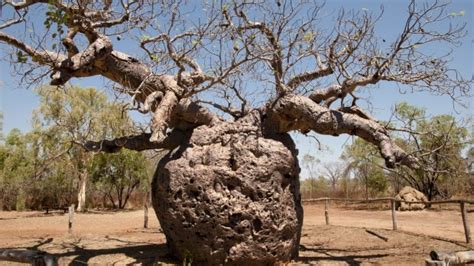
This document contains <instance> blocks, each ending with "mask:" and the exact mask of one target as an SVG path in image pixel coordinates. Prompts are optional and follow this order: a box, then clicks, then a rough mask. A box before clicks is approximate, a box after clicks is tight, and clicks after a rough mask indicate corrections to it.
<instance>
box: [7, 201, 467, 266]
mask: <svg viewBox="0 0 474 266" xmlns="http://www.w3.org/2000/svg"><path fill="white" fill-rule="evenodd" d="M304 210H305V217H304V226H303V235H302V240H301V244H302V246H301V252H300V259H299V260H298V262H295V264H307V263H310V264H317V265H327V264H330V265H334V264H337V265H346V264H350V265H353V264H359V263H362V264H383V265H387V264H392V265H395V264H397V265H401V264H402V265H407V264H412V265H420V264H423V263H424V259H425V258H426V257H427V255H428V254H429V252H430V251H431V250H433V249H436V250H440V251H445V252H450V251H459V250H466V249H472V246H471V247H470V248H469V247H468V246H466V245H465V244H463V242H464V233H463V227H462V222H461V215H460V213H459V211H455V210H443V211H426V210H425V211H421V212H403V213H400V212H397V218H398V228H399V229H400V231H397V232H394V231H392V230H391V228H392V224H391V213H390V211H368V210H349V209H347V208H341V207H335V206H330V209H329V217H330V223H331V225H329V226H326V225H325V219H324V208H323V206H322V205H305V206H304ZM468 217H469V219H470V224H471V228H473V229H474V213H469V214H468ZM67 220H68V218H67V215H62V214H58V213H56V214H53V215H44V214H43V213H39V212H22V213H17V212H0V248H38V249H40V250H44V251H47V252H50V253H54V254H56V255H57V256H58V257H59V262H60V264H69V263H70V262H73V263H79V264H82V263H89V264H95V263H100V264H115V263H117V264H128V263H143V264H152V263H157V262H160V263H165V264H166V263H173V260H172V259H170V257H169V256H168V254H167V250H166V246H165V244H164V243H165V236H164V235H163V234H162V233H161V232H160V229H159V224H158V222H157V219H156V218H155V217H154V216H152V217H151V219H150V229H142V226H143V211H129V212H102V213H100V212H91V213H86V214H76V216H75V220H74V228H73V233H72V234H68V232H67ZM366 228H370V229H371V230H372V231H374V232H376V233H377V234H380V235H382V236H384V237H387V238H388V241H385V240H383V239H381V238H378V237H377V236H374V235H372V234H369V233H367V231H366ZM0 264H1V263H0Z"/></svg>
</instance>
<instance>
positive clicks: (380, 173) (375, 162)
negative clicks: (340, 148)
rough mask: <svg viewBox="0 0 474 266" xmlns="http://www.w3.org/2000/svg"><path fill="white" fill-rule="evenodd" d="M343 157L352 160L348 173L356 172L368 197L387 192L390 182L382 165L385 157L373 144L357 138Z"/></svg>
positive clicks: (356, 176) (346, 149)
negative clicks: (381, 155)
mask: <svg viewBox="0 0 474 266" xmlns="http://www.w3.org/2000/svg"><path fill="white" fill-rule="evenodd" d="M342 158H343V159H346V160H350V162H349V165H348V169H347V170H349V171H347V173H349V172H353V173H354V176H355V178H356V180H358V181H359V184H360V185H362V188H363V191H364V195H365V198H366V199H368V198H369V196H370V195H376V194H377V193H383V192H385V190H386V189H387V186H388V182H387V179H386V177H385V174H384V170H383V168H382V166H381V164H383V159H382V158H381V157H380V156H379V155H378V152H377V150H376V149H375V148H374V147H373V146H372V145H370V144H369V143H367V142H365V141H364V140H362V139H359V138H357V139H355V140H354V141H353V142H352V144H351V145H348V146H346V148H345V150H344V152H343V154H342Z"/></svg>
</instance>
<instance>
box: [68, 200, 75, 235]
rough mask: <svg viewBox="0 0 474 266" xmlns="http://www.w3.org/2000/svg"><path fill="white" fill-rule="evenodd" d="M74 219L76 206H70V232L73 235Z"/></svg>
mask: <svg viewBox="0 0 474 266" xmlns="http://www.w3.org/2000/svg"><path fill="white" fill-rule="evenodd" d="M73 219H74V204H72V205H71V206H69V222H68V232H69V233H72V222H73Z"/></svg>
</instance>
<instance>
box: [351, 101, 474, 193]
mask: <svg viewBox="0 0 474 266" xmlns="http://www.w3.org/2000/svg"><path fill="white" fill-rule="evenodd" d="M395 117H397V118H398V121H397V122H396V123H392V124H393V125H391V126H392V127H398V128H403V130H402V131H400V132H397V133H396V134H394V136H393V137H394V139H395V142H396V143H397V145H398V146H400V147H401V148H402V149H404V150H405V151H406V152H407V153H409V154H412V155H413V156H415V157H417V158H418V160H419V162H420V165H421V167H420V169H417V170H412V169H409V168H407V167H405V166H400V167H398V168H396V169H393V170H391V171H390V176H392V177H394V178H397V179H399V180H403V184H402V185H409V186H412V187H414V188H416V189H418V190H420V191H421V192H423V193H424V194H425V195H426V196H427V197H428V198H429V199H430V200H431V199H433V198H434V197H437V196H438V197H442V198H449V197H451V196H453V195H454V194H456V193H462V192H465V193H472V191H471V192H469V190H470V187H469V185H468V182H469V177H468V163H467V159H465V158H464V157H463V151H464V150H465V149H466V148H467V147H468V145H472V143H473V142H472V140H473V136H472V132H471V134H469V130H468V129H467V128H466V127H463V126H461V125H459V123H458V122H457V121H456V120H455V118H454V117H453V116H450V115H438V116H433V117H426V111H425V110H424V109H422V108H418V107H416V106H412V105H409V104H407V103H400V104H398V105H397V106H396V108H395ZM343 156H344V157H345V158H346V159H350V160H351V161H352V164H353V165H352V167H353V168H354V169H357V171H358V175H359V176H364V174H365V172H370V174H368V177H370V179H367V180H366V181H367V184H368V186H369V187H370V188H371V189H373V190H379V191H382V189H383V188H384V187H386V184H383V182H380V181H381V180H382V179H383V178H382V176H383V174H384V173H383V171H382V170H381V166H382V165H383V160H382V158H381V157H380V155H379V152H378V150H377V149H376V148H375V147H374V146H373V145H370V144H368V143H365V142H364V141H363V140H360V139H357V140H356V141H355V142H354V143H353V144H352V145H350V146H348V147H347V148H346V150H345V152H344V155H343Z"/></svg>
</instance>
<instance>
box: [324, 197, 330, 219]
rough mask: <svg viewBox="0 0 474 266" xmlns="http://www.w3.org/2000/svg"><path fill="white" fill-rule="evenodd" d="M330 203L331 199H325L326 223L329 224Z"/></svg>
mask: <svg viewBox="0 0 474 266" xmlns="http://www.w3.org/2000/svg"><path fill="white" fill-rule="evenodd" d="M328 205H329V199H326V200H325V201H324V217H325V218H326V225H329V210H328Z"/></svg>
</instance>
